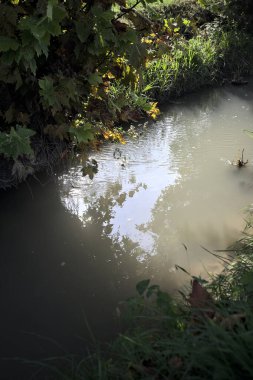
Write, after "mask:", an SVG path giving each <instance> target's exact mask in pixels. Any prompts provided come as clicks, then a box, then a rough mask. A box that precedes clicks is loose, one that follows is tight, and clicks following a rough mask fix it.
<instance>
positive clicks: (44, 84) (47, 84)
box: [39, 77, 56, 107]
mask: <svg viewBox="0 0 253 380" xmlns="http://www.w3.org/2000/svg"><path fill="white" fill-rule="evenodd" d="M39 87H40V90H39V93H40V96H41V97H42V98H43V100H44V103H45V104H47V105H49V106H51V107H53V106H54V104H55V101H56V99H55V91H54V82H53V80H52V79H51V78H49V77H44V79H39Z"/></svg>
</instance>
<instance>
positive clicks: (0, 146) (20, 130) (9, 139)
mask: <svg viewBox="0 0 253 380" xmlns="http://www.w3.org/2000/svg"><path fill="white" fill-rule="evenodd" d="M33 135H35V132H34V131H32V130H31V129H28V128H25V127H22V126H20V125H17V126H16V128H13V127H11V130H10V133H9V134H8V133H3V132H0V153H1V154H3V155H4V156H5V157H7V158H13V159H14V160H16V159H17V158H18V157H19V156H23V155H26V156H32V155H33V150H32V147H31V142H30V138H31V137H32V136H33Z"/></svg>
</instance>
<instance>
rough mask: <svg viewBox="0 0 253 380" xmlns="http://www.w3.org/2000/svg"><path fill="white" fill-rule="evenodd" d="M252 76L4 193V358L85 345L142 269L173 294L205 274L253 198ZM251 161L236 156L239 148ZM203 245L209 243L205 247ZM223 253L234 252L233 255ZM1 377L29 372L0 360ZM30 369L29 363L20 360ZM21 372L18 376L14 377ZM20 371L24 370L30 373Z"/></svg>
mask: <svg viewBox="0 0 253 380" xmlns="http://www.w3.org/2000/svg"><path fill="white" fill-rule="evenodd" d="M244 129H246V130H253V82H251V83H250V84H249V85H248V86H246V87H240V88H235V87H231V88H221V89H211V90H205V91H202V92H199V93H198V94H191V95H190V96H186V97H184V98H181V99H180V100H179V101H178V103H177V104H168V105H167V106H166V107H165V108H164V109H163V115H162V116H161V117H160V119H159V121H157V122H156V123H149V124H148V125H146V126H143V127H140V128H139V129H138V130H137V132H138V134H137V136H135V138H129V139H128V140H129V141H128V142H127V144H126V145H119V144H116V143H107V144H105V145H104V146H103V147H102V149H101V150H100V151H98V152H91V153H90V158H93V159H95V160H96V161H97V163H98V172H97V174H95V175H94V178H93V179H90V178H89V177H88V176H85V177H84V176H83V175H82V163H81V161H80V159H79V158H77V160H76V162H75V164H72V165H69V167H68V169H65V170H64V171H61V172H60V173H56V174H55V176H54V180H48V178H46V177H45V176H44V177H43V176H41V178H40V182H38V181H30V183H29V186H27V184H23V185H22V186H20V187H19V189H18V190H15V189H13V190H11V191H8V192H4V193H1V194H0V209H1V218H0V237H1V255H0V302H1V317H0V318H1V319H0V320H1V325H0V326H1V327H0V341H1V347H0V357H1V358H8V359H10V358H13V357H21V358H29V359H38V358H42V357H48V356H51V355H58V354H64V353H68V352H72V353H80V352H85V350H86V347H87V346H88V345H89V344H90V343H91V342H92V339H93V338H92V335H94V336H95V338H97V339H99V340H104V339H109V338H110V337H111V336H113V334H114V333H115V332H116V331H117V330H118V328H119V327H120V321H119V319H118V317H117V316H116V308H117V306H118V302H119V301H121V300H124V299H126V298H127V297H129V296H132V295H134V294H135V285H136V283H137V282H138V281H140V280H142V279H144V278H150V279H152V282H153V283H154V284H155V283H156V284H159V285H161V287H162V288H163V289H165V290H168V291H170V292H172V293H173V292H176V290H177V289H179V288H180V287H182V286H183V285H184V284H185V283H188V284H189V277H187V275H186V274H185V273H184V272H182V271H180V270H177V269H176V267H175V265H179V266H181V267H183V268H185V269H186V270H187V271H189V272H190V273H191V274H193V275H201V276H202V277H208V273H217V272H219V271H220V270H221V263H220V262H219V261H218V260H217V259H215V258H214V256H212V255H211V254H209V253H208V252H207V251H206V250H205V249H204V248H206V249H208V250H210V251H213V250H221V249H225V248H226V247H228V246H229V245H230V244H232V243H233V242H234V241H235V240H236V239H237V238H239V237H240V234H241V231H242V230H243V228H244V225H245V222H244V218H245V211H246V209H247V207H248V206H249V207H250V204H251V203H252V202H253V140H252V139H250V138H249V136H248V135H247V133H245V132H244ZM242 149H244V159H245V160H248V164H247V165H246V166H245V167H242V168H240V169H239V168H238V167H237V166H234V165H231V162H232V161H234V162H236V160H237V159H239V158H240V156H241V151H242ZM203 247H204V248H203ZM224 254H225V253H224ZM0 368H2V369H1V375H2V377H1V379H22V378H26V377H25V376H27V375H22V372H21V366H20V362H19V361H13V360H5V359H2V360H1V367H0ZM22 368H23V367H22ZM17 373H18V375H17ZM22 376H23V377H22Z"/></svg>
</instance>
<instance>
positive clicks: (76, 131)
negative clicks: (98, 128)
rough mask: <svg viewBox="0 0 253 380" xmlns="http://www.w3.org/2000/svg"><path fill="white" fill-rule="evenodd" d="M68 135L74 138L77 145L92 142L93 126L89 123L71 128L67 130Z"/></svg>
mask: <svg viewBox="0 0 253 380" xmlns="http://www.w3.org/2000/svg"><path fill="white" fill-rule="evenodd" d="M69 133H70V134H71V135H72V136H75V138H76V139H77V142H78V144H81V143H88V142H89V141H92V140H94V137H95V131H94V128H93V125H92V124H90V123H85V124H82V125H80V126H79V127H73V126H71V127H70V129H69Z"/></svg>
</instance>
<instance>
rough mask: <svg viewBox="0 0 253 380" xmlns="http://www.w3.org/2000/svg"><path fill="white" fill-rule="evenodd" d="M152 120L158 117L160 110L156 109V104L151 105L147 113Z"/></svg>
mask: <svg viewBox="0 0 253 380" xmlns="http://www.w3.org/2000/svg"><path fill="white" fill-rule="evenodd" d="M147 113H148V114H149V116H150V117H152V119H154V120H155V119H156V118H157V116H158V115H160V110H159V108H158V107H157V102H154V103H151V108H150V110H149V111H148V112H147Z"/></svg>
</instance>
